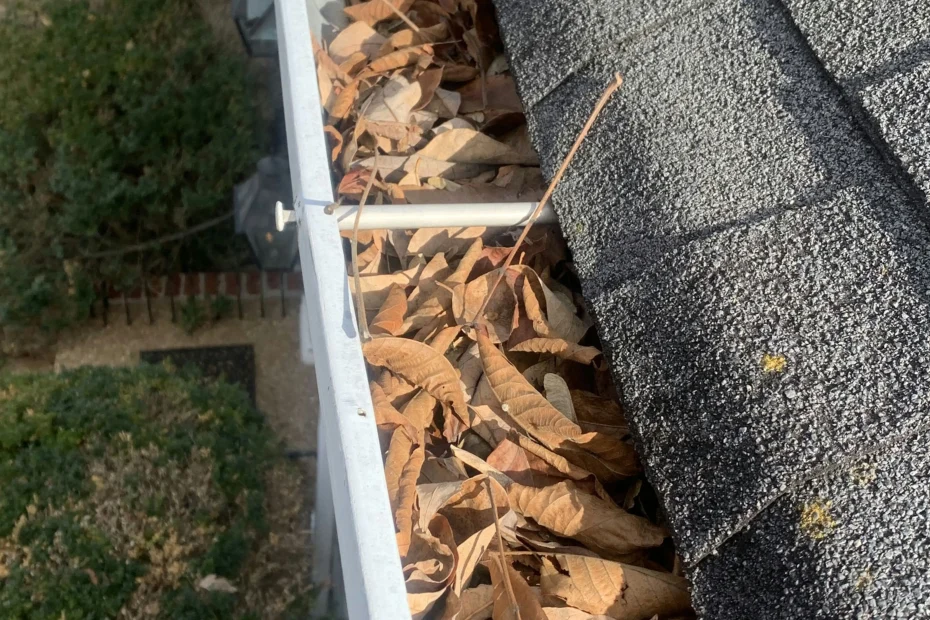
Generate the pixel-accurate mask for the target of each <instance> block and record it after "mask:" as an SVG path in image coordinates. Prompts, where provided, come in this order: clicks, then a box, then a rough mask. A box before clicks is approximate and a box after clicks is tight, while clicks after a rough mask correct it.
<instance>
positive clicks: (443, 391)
mask: <svg viewBox="0 0 930 620" xmlns="http://www.w3.org/2000/svg"><path fill="white" fill-rule="evenodd" d="M362 351H363V352H364V354H365V359H366V360H367V361H368V363H369V364H371V365H372V366H382V367H384V368H387V369H388V370H390V371H391V372H392V373H394V374H396V375H398V376H400V377H402V378H403V379H405V380H407V381H408V382H410V383H412V384H414V385H416V386H418V387H421V388H423V389H424V390H426V391H427V392H429V393H430V395H432V396H433V397H434V398H436V399H437V400H438V401H439V402H441V403H449V404H450V405H451V406H452V408H453V409H454V410H455V411H456V413H457V414H458V415H459V416H460V417H462V418H463V419H467V417H468V409H467V407H466V405H465V392H464V391H462V386H461V383H460V382H459V377H458V373H456V372H455V368H453V367H452V364H451V363H449V360H447V359H446V358H445V357H443V356H442V354H440V353H437V352H436V350H435V349H433V348H432V347H430V346H429V345H426V344H423V343H422V342H416V341H414V340H406V339H404V338H394V337H387V338H378V339H377V340H371V341H369V342H366V343H365V344H364V345H363V346H362Z"/></svg>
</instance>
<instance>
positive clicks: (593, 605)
mask: <svg viewBox="0 0 930 620" xmlns="http://www.w3.org/2000/svg"><path fill="white" fill-rule="evenodd" d="M345 12H346V13H347V14H348V16H349V18H350V19H351V20H353V21H352V23H351V24H350V25H349V26H348V27H346V28H345V29H343V30H342V31H341V32H339V33H337V34H336V36H335V37H334V38H333V39H332V41H331V42H330V43H329V44H328V45H326V46H325V47H324V46H321V45H317V46H316V50H315V51H316V59H317V73H318V79H319V83H320V90H321V98H322V102H323V105H324V108H325V110H326V112H327V113H328V115H329V119H328V126H327V128H326V133H327V136H328V138H329V141H330V142H329V146H330V149H331V150H330V153H331V161H332V164H333V168H334V174H335V175H336V176H337V177H338V195H339V199H340V201H345V202H352V203H360V204H362V205H365V204H366V203H368V204H395V205H396V204H419V203H442V202H446V203H448V202H454V203H481V202H506V201H518V200H519V201H531V200H532V201H536V200H540V199H542V200H543V202H544V201H545V197H544V193H545V194H548V193H550V192H544V190H545V185H546V184H545V181H544V180H543V177H542V175H541V173H540V171H539V168H538V162H537V161H536V155H535V153H534V152H533V149H532V147H531V146H530V144H529V140H528V138H527V133H526V126H525V118H524V116H523V109H522V105H521V103H520V99H519V97H518V96H517V93H516V90H515V88H514V85H513V80H512V78H511V77H510V75H509V72H508V69H507V62H506V57H505V56H504V55H503V53H502V45H501V43H500V40H499V38H498V34H497V26H496V22H495V17H494V13H493V8H492V6H491V4H490V3H489V2H477V1H474V0H436V1H432V0H418V1H417V2H412V1H409V0H404V1H401V0H395V1H394V4H391V3H390V2H389V1H387V0H369V1H367V2H363V3H360V4H354V5H352V6H349V7H347V8H346V9H345ZM605 86H606V85H605ZM618 86H619V81H618V82H617V84H616V85H613V86H611V89H609V90H608V92H607V93H605V97H604V100H606V98H607V97H608V96H609V95H610V92H612V90H615V89H616V88H617V87H618ZM602 102H603V100H602ZM596 114H597V110H595V111H594V113H593V114H592V121H593V118H594V117H595V116H596ZM583 136H584V132H582V135H581V136H580V137H579V141H580V140H581V139H583ZM576 147H577V143H576ZM573 151H574V149H573ZM570 157H571V154H570V155H569V158H568V159H570ZM568 163H569V162H568V160H567V161H566V162H565V164H563V168H562V170H560V172H559V174H557V175H556V179H555V180H554V182H553V184H552V185H553V186H554V184H555V183H556V182H557V181H558V177H559V176H560V175H561V172H562V171H564V168H565V167H567V165H568ZM550 190H551V188H550ZM546 197H547V196H546ZM363 208H364V207H362V208H361V209H359V210H358V213H360V212H361V211H362V210H363ZM358 213H357V215H358ZM357 223H358V217H356V226H357ZM530 224H532V220H531V222H530ZM523 233H524V234H521V235H519V237H518V235H517V233H514V232H508V231H502V230H501V229H489V228H485V227H460V228H421V229H419V230H398V229H392V230H367V231H359V230H358V229H357V228H356V230H354V231H345V232H344V233H343V234H344V235H345V236H346V237H348V238H350V239H351V243H350V244H349V245H351V252H347V255H348V258H347V262H348V272H349V274H350V278H349V284H350V288H351V290H352V292H353V295H354V296H355V299H356V304H357V306H356V307H357V309H358V312H357V315H358V318H359V322H360V333H361V334H362V335H363V351H364V354H365V358H366V361H367V362H368V365H369V377H370V380H371V382H370V388H371V394H372V401H373V403H374V406H375V416H376V421H377V425H378V430H379V435H380V439H381V447H382V451H383V456H384V468H385V475H386V484H387V488H388V495H389V498H390V501H391V509H392V511H393V514H394V522H395V531H396V536H397V544H398V551H399V554H400V556H401V561H402V562H401V563H402V565H403V570H404V578H405V580H406V584H407V591H408V603H409V606H410V610H411V613H412V615H413V617H414V618H423V617H429V618H449V619H452V618H491V617H493V618H523V619H527V618H533V619H537V618H549V619H552V618H560V619H569V618H572V619H574V618H590V617H592V616H597V617H608V618H623V619H626V618H630V619H634V618H635V619H638V618H652V617H654V616H659V617H663V618H673V617H689V616H691V615H692V612H691V610H690V600H689V593H688V585H687V582H686V581H685V579H684V578H683V577H681V576H680V570H679V563H678V561H677V558H676V556H675V551H674V548H673V545H672V543H671V540H670V539H669V538H668V537H667V532H666V531H665V529H664V528H663V525H662V520H661V516H660V515H659V514H658V508H657V501H656V499H655V497H654V494H653V493H652V491H651V489H650V488H649V485H648V483H646V481H645V479H644V478H643V476H642V470H641V467H640V465H639V461H638V458H637V456H636V453H635V450H634V448H633V446H632V443H631V442H630V439H629V431H628V428H627V426H626V424H625V422H624V419H623V413H622V411H621V409H620V406H619V405H618V404H617V398H616V396H617V395H616V389H615V387H614V385H613V383H612V381H611V378H610V373H609V371H608V369H607V366H606V364H605V362H604V360H603V356H602V355H601V352H600V349H599V342H598V340H597V335H596V333H595V331H594V330H592V329H591V327H592V321H591V319H590V317H589V316H588V314H587V312H586V310H585V307H584V303H583V299H582V298H581V295H580V293H579V286H578V282H577V279H576V277H575V275H574V273H573V269H572V264H571V260H570V257H569V256H568V255H567V253H566V249H565V245H564V242H563V241H562V239H561V236H560V234H559V233H558V231H557V230H556V229H555V228H542V227H540V228H536V229H532V228H531V227H530V226H527V227H526V228H525V229H524V231H523Z"/></svg>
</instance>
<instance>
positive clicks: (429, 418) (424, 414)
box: [404, 390, 438, 430]
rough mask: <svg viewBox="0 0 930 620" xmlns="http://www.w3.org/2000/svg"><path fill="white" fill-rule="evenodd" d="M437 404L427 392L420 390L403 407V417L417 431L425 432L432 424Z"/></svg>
mask: <svg viewBox="0 0 930 620" xmlns="http://www.w3.org/2000/svg"><path fill="white" fill-rule="evenodd" d="M437 402H438V401H437V400H436V399H435V398H433V396H432V395H431V394H430V393H429V392H427V391H426V390H420V391H419V392H417V394H416V396H414V397H413V398H412V399H411V400H410V402H409V403H407V405H406V406H405V407H404V417H405V418H407V419H408V420H409V421H410V423H411V424H412V425H413V426H414V427H415V428H417V429H418V430H426V429H427V428H428V427H429V425H430V424H432V423H433V412H434V411H435V410H436V403H437Z"/></svg>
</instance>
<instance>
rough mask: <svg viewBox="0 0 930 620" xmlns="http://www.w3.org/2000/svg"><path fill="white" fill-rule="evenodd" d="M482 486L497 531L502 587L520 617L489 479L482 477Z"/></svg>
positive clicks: (518, 617)
mask: <svg viewBox="0 0 930 620" xmlns="http://www.w3.org/2000/svg"><path fill="white" fill-rule="evenodd" d="M484 486H485V487H487V489H488V497H490V498H491V512H493V513H494V530H495V531H496V532H497V546H498V548H499V549H500V555H499V556H498V558H497V562H498V564H500V567H501V573H502V574H503V578H504V588H505V589H506V590H507V596H508V597H510V605H511V606H512V607H513V611H514V615H515V616H516V618H517V620H522V618H521V617H520V605H519V604H517V595H516V594H514V593H513V583H511V582H510V560H509V559H508V558H507V547H505V546H504V537H503V536H501V521H500V517H498V516H497V502H495V501H494V491H493V489H491V479H490V478H485V479H484Z"/></svg>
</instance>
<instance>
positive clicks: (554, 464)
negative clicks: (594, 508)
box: [508, 432, 613, 503]
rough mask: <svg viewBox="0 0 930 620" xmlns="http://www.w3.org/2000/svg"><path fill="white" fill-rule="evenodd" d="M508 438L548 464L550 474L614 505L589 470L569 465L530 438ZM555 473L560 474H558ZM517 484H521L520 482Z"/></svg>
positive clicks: (516, 436) (515, 436)
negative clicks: (569, 481) (566, 480)
mask: <svg viewBox="0 0 930 620" xmlns="http://www.w3.org/2000/svg"><path fill="white" fill-rule="evenodd" d="M508 438H509V439H510V441H512V442H514V443H515V444H517V445H518V446H520V447H521V448H523V450H524V451H525V452H526V453H527V454H528V455H531V456H532V457H534V458H536V459H539V460H540V461H542V462H543V463H546V465H548V466H549V467H550V468H551V469H549V470H546V471H547V472H548V473H549V474H551V475H553V476H559V477H561V478H568V479H569V480H572V481H574V483H575V485H576V486H577V487H578V488H579V489H581V490H582V491H584V492H585V493H591V494H594V495H597V496H598V497H600V498H601V499H602V500H604V501H605V502H608V503H613V500H612V499H611V497H610V495H609V494H608V493H607V491H606V490H604V486H603V485H602V484H601V482H600V480H598V479H597V476H595V475H594V474H592V473H591V472H589V471H588V470H586V469H582V468H581V467H578V466H577V465H573V464H572V463H569V462H568V460H567V459H566V458H565V457H563V456H559V455H558V454H556V453H555V452H553V451H552V450H550V449H549V448H546V447H545V446H542V445H540V444H538V443H536V442H535V441H533V440H532V439H530V438H529V437H525V436H523V435H520V434H519V433H516V432H513V433H510V435H509V436H508ZM555 472H558V473H557V474H556V473H555ZM517 482H519V480H518V481H517ZM521 484H522V483H521ZM527 486H534V485H527Z"/></svg>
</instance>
